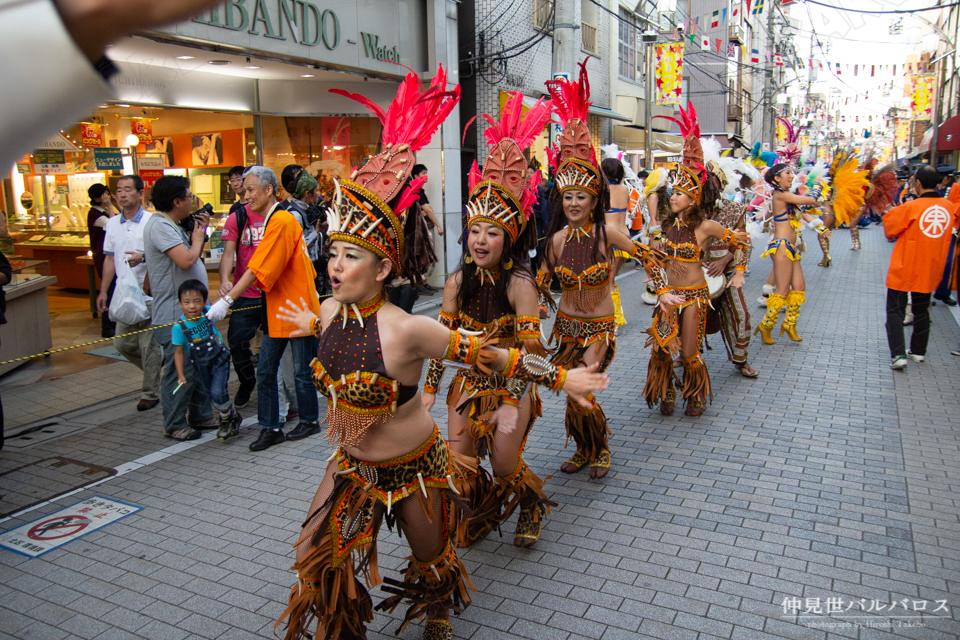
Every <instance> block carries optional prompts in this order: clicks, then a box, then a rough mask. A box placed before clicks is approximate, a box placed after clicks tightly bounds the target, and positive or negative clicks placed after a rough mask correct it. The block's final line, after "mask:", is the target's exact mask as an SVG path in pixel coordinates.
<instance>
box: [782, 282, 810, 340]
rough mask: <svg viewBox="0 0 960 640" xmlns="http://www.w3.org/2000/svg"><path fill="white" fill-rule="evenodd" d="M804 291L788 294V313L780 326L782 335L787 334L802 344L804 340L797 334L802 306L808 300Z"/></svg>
mask: <svg viewBox="0 0 960 640" xmlns="http://www.w3.org/2000/svg"><path fill="white" fill-rule="evenodd" d="M806 299H807V298H806V295H805V294H804V292H803V291H791V292H790V293H788V294H787V313H786V315H785V316H784V318H783V324H782V325H781V326H780V335H783V334H784V333H786V334H787V335H788V336H790V339H791V340H793V341H794V342H801V341H802V340H803V338H801V337H800V335H799V334H798V333H797V318H799V317H800V305H802V304H803V303H804V301H805V300H806Z"/></svg>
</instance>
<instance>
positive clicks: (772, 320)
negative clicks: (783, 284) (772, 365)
mask: <svg viewBox="0 0 960 640" xmlns="http://www.w3.org/2000/svg"><path fill="white" fill-rule="evenodd" d="M785 304H787V297H786V296H782V295H780V294H779V293H771V294H770V297H769V298H767V314H766V315H765V316H763V320H761V321H760V322H759V323H758V324H757V328H756V330H755V331H754V332H753V334H754V335H756V334H758V333H759V334H760V339H761V340H763V343H764V344H773V336H771V335H770V333H771V332H772V331H773V325H775V324H776V323H777V319H778V316H779V315H780V309H782V308H783V306H784V305H785Z"/></svg>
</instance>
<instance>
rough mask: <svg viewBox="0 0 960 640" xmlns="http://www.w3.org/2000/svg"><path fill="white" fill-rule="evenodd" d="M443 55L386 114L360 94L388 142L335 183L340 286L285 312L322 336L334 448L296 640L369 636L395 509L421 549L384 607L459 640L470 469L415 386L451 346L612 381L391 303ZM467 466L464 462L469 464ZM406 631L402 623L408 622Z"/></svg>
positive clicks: (532, 367)
mask: <svg viewBox="0 0 960 640" xmlns="http://www.w3.org/2000/svg"><path fill="white" fill-rule="evenodd" d="M445 89H446V73H445V71H444V69H443V68H442V67H441V68H440V69H439V71H438V72H437V74H436V76H434V80H433V82H432V84H431V86H430V88H429V89H427V90H426V91H424V90H423V89H422V88H421V86H420V81H419V78H417V76H416V75H415V74H413V73H410V74H409V75H408V76H407V77H406V79H405V80H404V81H403V83H401V85H400V88H399V91H398V94H397V97H396V98H395V99H394V100H393V102H392V103H391V105H390V107H389V109H388V110H387V111H386V112H384V111H383V109H381V108H380V107H379V106H378V105H376V104H375V103H373V102H371V101H369V100H367V99H366V98H363V97H362V96H357V95H350V96H349V97H351V98H354V99H357V100H359V101H361V102H363V103H364V104H366V105H367V106H368V107H369V108H370V109H371V110H372V111H373V112H374V113H376V114H377V115H378V116H379V117H380V120H381V122H382V123H383V132H382V134H381V139H382V143H383V151H382V152H381V153H379V154H377V155H376V156H374V157H373V158H371V159H370V160H369V161H368V162H367V163H366V164H365V165H364V166H363V168H361V169H359V170H356V171H354V172H353V174H352V175H351V177H350V179H349V180H343V181H341V182H339V183H338V184H337V186H336V196H335V198H334V201H333V203H332V210H331V211H330V212H329V214H328V217H327V220H328V223H329V232H330V260H329V265H328V272H329V275H330V282H331V287H332V289H333V297H331V298H329V299H327V300H326V301H324V302H323V304H321V305H320V315H319V317H317V316H315V315H314V314H313V313H311V312H310V311H309V310H308V309H307V305H306V303H305V302H304V301H303V300H302V299H301V300H300V304H297V303H296V302H294V301H290V300H288V301H287V305H286V307H285V308H281V314H280V316H281V318H282V319H284V320H285V321H287V322H292V323H293V324H296V325H297V327H298V328H299V333H300V335H310V334H313V335H316V336H317V337H318V338H319V339H320V348H319V352H318V354H317V358H316V359H315V360H314V361H313V365H312V366H313V381H314V384H315V385H316V386H317V389H318V391H320V393H322V394H323V395H325V396H326V397H327V399H328V402H327V409H328V410H327V419H328V421H329V428H328V429H327V437H328V438H329V439H330V440H331V441H332V443H333V444H334V446H335V452H334V454H333V456H331V458H330V461H329V464H328V466H327V469H326V472H325V473H324V476H323V479H322V480H321V481H320V487H319V489H318V490H317V493H316V496H315V498H314V499H313V502H312V504H311V505H310V510H309V511H308V516H307V519H306V522H305V523H304V526H303V532H302V534H301V536H300V539H299V540H298V542H297V545H296V549H297V552H296V554H297V557H296V562H295V563H294V569H295V570H296V572H297V584H296V585H294V586H293V588H292V589H291V591H290V597H289V606H288V607H287V609H286V611H284V613H283V615H282V617H281V620H280V621H278V622H277V626H279V625H281V624H282V623H283V620H284V619H287V620H288V624H287V629H286V636H285V637H286V638H287V640H294V639H299V638H307V637H312V638H316V639H317V640H334V639H338V638H343V639H347V638H349V639H353V640H355V639H359V638H365V637H366V633H365V624H366V623H367V622H370V621H371V620H372V619H373V609H374V608H373V607H372V603H371V599H370V595H369V593H368V592H367V589H366V588H365V587H364V585H363V583H361V582H360V576H361V575H363V576H364V577H365V578H366V582H367V583H368V584H369V585H370V586H375V585H378V584H380V583H381V582H384V581H383V580H381V578H380V575H379V572H378V571H377V535H378V532H379V529H380V525H381V523H382V522H383V520H384V519H386V522H387V526H388V527H391V528H393V527H394V526H396V527H398V528H399V530H400V532H401V534H402V536H403V538H404V539H406V541H407V544H409V545H410V549H411V551H412V555H411V557H410V559H409V562H408V564H407V568H406V571H405V572H404V574H403V579H402V580H393V579H390V578H387V579H386V581H385V582H386V583H387V585H388V586H386V587H384V588H383V590H384V591H386V592H387V593H388V594H389V597H387V598H386V599H385V600H384V601H383V602H381V603H380V604H379V605H377V607H376V609H377V610H385V611H393V610H394V609H395V608H396V607H397V606H399V605H400V604H401V603H403V602H404V601H406V603H407V604H408V605H409V606H408V608H407V610H406V614H405V616H404V622H403V625H402V627H401V629H402V628H404V627H406V625H407V624H408V623H409V622H410V621H412V620H416V619H419V618H422V617H424V616H425V617H426V618H427V622H426V629H425V631H424V637H426V638H431V639H432V640H434V639H450V638H452V637H453V629H452V627H451V625H450V621H449V612H450V610H451V609H452V610H453V611H454V613H459V612H460V611H461V610H462V609H463V608H464V607H466V606H467V605H468V604H469V602H470V596H469V590H470V589H471V585H470V581H469V579H468V578H467V574H466V570H465V568H464V566H463V564H462V563H461V562H460V559H459V558H458V557H457V554H456V551H455V550H454V548H453V545H452V543H451V535H452V531H451V530H452V528H453V527H455V526H456V524H457V523H456V522H455V519H454V518H455V512H454V510H453V506H452V498H453V497H454V494H456V492H457V489H456V486H455V485H454V482H453V476H454V475H456V474H459V473H462V472H464V470H465V469H467V468H469V466H470V461H469V460H462V459H461V460H456V459H455V456H454V455H453V454H451V452H450V450H449V447H448V445H447V442H446V441H445V440H444V439H443V437H441V435H440V433H439V430H438V429H437V426H436V423H435V422H434V421H433V419H432V418H431V417H430V414H429V413H428V412H427V411H426V409H425V408H424V406H423V404H422V402H420V401H419V399H418V398H417V396H418V393H419V389H418V383H419V380H420V372H421V370H422V368H423V363H424V360H426V359H428V358H444V359H447V360H450V361H451V362H455V363H456V364H457V366H462V367H468V368H469V367H473V368H474V370H476V371H477V372H478V373H481V374H483V375H488V376H492V375H493V374H494V373H502V374H504V375H505V376H506V377H508V378H517V379H520V380H527V381H532V382H535V383H538V384H548V385H550V386H551V388H553V389H559V388H564V389H565V390H566V391H567V392H568V393H573V394H574V395H575V396H577V397H581V396H582V394H584V393H586V392H588V391H590V390H595V389H597V388H603V387H604V386H605V380H604V376H598V375H596V374H591V373H589V372H587V371H586V370H578V371H570V372H566V371H563V370H561V369H559V368H557V367H553V366H552V365H549V363H547V362H546V360H545V359H544V358H540V357H538V356H536V355H526V356H524V355H523V354H521V353H520V352H519V351H518V350H517V349H511V350H509V351H508V350H504V349H500V348H497V347H496V346H495V343H496V341H497V338H496V336H494V335H486V336H477V335H467V334H463V333H460V332H457V331H454V330H451V329H449V328H447V327H444V326H443V325H441V324H440V323H438V322H437V321H435V320H432V319H430V318H426V317H423V316H416V315H409V314H407V313H405V312H404V311H402V310H401V309H400V308H398V307H395V306H393V305H392V304H390V303H388V302H387V301H386V300H385V299H384V296H383V288H384V285H385V284H386V283H387V282H389V281H391V280H392V279H393V278H395V277H397V276H401V275H403V276H406V277H409V276H410V275H411V274H412V273H413V272H412V271H411V270H410V269H411V268H416V265H415V264H414V263H413V262H411V261H410V260H409V256H408V255H407V254H408V252H409V251H411V250H413V249H414V247H410V246H408V245H407V240H408V239H407V237H406V233H405V228H406V225H405V221H406V219H407V218H408V217H409V216H411V215H417V212H416V211H412V210H411V207H412V206H413V205H414V204H415V203H416V202H417V200H418V191H419V188H420V186H421V184H422V180H420V181H416V180H415V181H413V183H410V184H408V183H407V178H408V176H409V173H410V171H411V170H412V168H413V165H414V161H415V156H414V152H416V151H417V150H418V149H420V148H421V147H423V146H424V145H425V144H427V142H429V140H430V137H431V136H432V135H433V133H434V131H435V130H436V129H437V128H438V127H439V126H440V124H441V123H442V122H443V121H444V120H445V119H446V117H447V115H448V114H449V113H450V112H451V111H452V109H453V107H454V106H455V105H456V103H457V100H458V99H459V97H460V87H459V86H457V87H456V88H455V89H454V90H453V91H446V90H445ZM465 465H466V466H465ZM398 633H399V631H398Z"/></svg>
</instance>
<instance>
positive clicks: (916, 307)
mask: <svg viewBox="0 0 960 640" xmlns="http://www.w3.org/2000/svg"><path fill="white" fill-rule="evenodd" d="M916 179H917V183H918V184H917V186H918V188H919V190H920V193H919V196H918V198H917V199H916V200H913V201H912V202H908V203H905V204H902V205H900V206H898V207H895V208H894V209H892V210H891V211H890V212H889V213H887V215H886V217H885V218H884V232H885V233H886V235H887V237H888V238H896V239H897V244H896V245H895V246H894V248H893V256H892V257H891V258H890V268H889V270H888V272H887V325H886V326H887V343H888V344H889V346H890V357H891V363H890V368H891V369H904V368H906V366H907V357H909V358H910V359H912V360H913V361H915V362H923V361H924V357H925V356H926V353H927V340H928V338H929V335H930V294H931V292H932V291H933V290H934V289H936V287H937V283H938V282H939V281H940V276H941V274H942V273H943V268H944V264H945V263H946V261H947V251H948V249H949V247H950V239H951V232H950V231H951V229H953V228H955V227H956V226H957V221H958V219H957V207H956V205H954V204H952V203H950V201H948V200H946V199H944V198H942V197H940V194H939V193H938V192H937V185H938V183H939V182H940V178H939V175H938V174H937V170H936V169H934V168H933V167H931V166H929V165H924V166H922V167H920V169H919V170H918V171H917V174H916ZM908 294H910V301H911V304H910V306H911V308H912V310H913V315H914V321H913V335H912V336H911V338H910V350H909V351H906V350H905V349H906V347H905V344H904V337H903V320H904V315H905V313H906V307H907V295H908Z"/></svg>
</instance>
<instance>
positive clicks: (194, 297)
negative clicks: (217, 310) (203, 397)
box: [172, 280, 242, 440]
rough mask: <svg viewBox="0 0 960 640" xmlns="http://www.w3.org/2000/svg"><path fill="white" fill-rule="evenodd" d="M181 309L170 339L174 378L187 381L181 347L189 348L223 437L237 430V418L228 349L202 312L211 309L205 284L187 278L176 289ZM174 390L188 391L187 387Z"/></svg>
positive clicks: (229, 435)
mask: <svg viewBox="0 0 960 640" xmlns="http://www.w3.org/2000/svg"><path fill="white" fill-rule="evenodd" d="M177 296H178V298H179V299H180V309H182V310H183V315H182V316H180V320H179V322H177V324H175V325H173V331H172V334H173V335H172V341H173V345H174V352H173V363H174V365H175V366H176V367H177V382H179V383H180V385H186V383H187V378H186V376H184V374H183V364H184V348H187V349H190V360H191V362H193V366H194V367H196V368H197V373H198V375H199V378H200V381H201V383H202V384H203V385H205V386H206V388H207V391H208V392H209V393H210V399H211V400H212V401H213V406H215V407H216V408H217V410H218V411H219V412H220V429H219V430H218V431H217V437H218V438H219V439H220V440H226V439H227V438H230V437H232V436H235V435H237V434H238V433H240V420H241V419H242V418H241V416H240V414H239V413H237V410H236V409H234V408H233V403H232V402H231V401H230V394H229V393H228V392H227V381H228V380H229V379H230V351H229V349H227V347H226V345H224V343H223V337H221V335H220V332H219V331H217V327H216V326H214V324H213V323H212V322H210V321H209V320H207V318H206V316H205V315H204V314H205V313H206V312H207V310H209V309H210V307H209V306H207V287H206V286H205V285H204V284H203V283H202V282H200V281H199V280H187V281H186V282H184V283H183V284H181V285H180V288H179V289H178V290H177ZM177 389H178V391H174V393H189V392H190V389H189V388H184V389H181V387H180V386H178V387H177Z"/></svg>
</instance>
